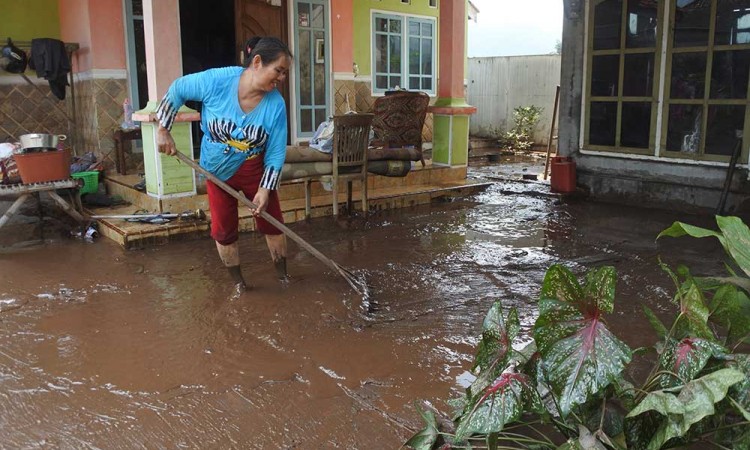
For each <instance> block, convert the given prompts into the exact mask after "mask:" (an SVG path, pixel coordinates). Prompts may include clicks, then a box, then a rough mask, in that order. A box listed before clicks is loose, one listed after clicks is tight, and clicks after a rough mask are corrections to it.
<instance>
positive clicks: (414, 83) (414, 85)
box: [409, 77, 419, 90]
mask: <svg viewBox="0 0 750 450" xmlns="http://www.w3.org/2000/svg"><path fill="white" fill-rule="evenodd" d="M409 89H415V90H418V89H419V77H409Z"/></svg>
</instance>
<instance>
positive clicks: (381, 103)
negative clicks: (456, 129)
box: [372, 92, 430, 166]
mask: <svg viewBox="0 0 750 450" xmlns="http://www.w3.org/2000/svg"><path fill="white" fill-rule="evenodd" d="M429 105H430V97H429V96H428V95H427V94H425V93H424V92H396V93H392V94H388V95H385V96H383V97H378V98H377V99H376V100H375V105H374V106H373V112H374V113H375V117H374V119H373V121H372V129H373V131H374V132H375V140H374V141H373V143H372V145H373V146H375V147H383V150H384V151H386V152H387V151H388V150H389V149H401V148H413V149H416V150H417V151H418V153H419V161H421V162H422V166H424V164H425V163H424V156H422V129H423V128H424V120H425V117H426V116H427V107H428V106H429Z"/></svg>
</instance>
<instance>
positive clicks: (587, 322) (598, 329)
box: [407, 217, 750, 450]
mask: <svg viewBox="0 0 750 450" xmlns="http://www.w3.org/2000/svg"><path fill="white" fill-rule="evenodd" d="M717 223H718V225H719V231H713V230H706V229H703V228H699V227H695V226H691V225H687V224H682V223H680V222H675V224H674V225H672V226H671V227H670V228H668V229H667V230H664V231H663V232H662V233H661V234H660V235H659V237H662V236H673V237H678V236H684V235H690V236H693V237H699V238H703V237H715V238H717V239H718V240H719V242H720V243H721V245H722V247H723V248H724V249H725V251H726V253H727V255H728V256H729V258H730V262H731V263H732V265H733V266H727V270H728V272H729V273H728V276H725V277H716V276H713V277H702V278H700V277H693V276H692V275H691V274H690V271H689V270H688V269H687V268H685V267H679V268H678V269H677V270H676V271H673V270H672V269H670V268H669V267H667V266H665V265H663V264H662V268H663V269H665V271H666V273H667V274H668V275H669V276H670V277H671V278H672V279H673V280H674V282H675V296H674V298H673V300H674V304H675V305H676V306H677V311H676V313H677V314H676V317H675V319H674V321H673V323H672V325H671V326H670V327H669V328H668V327H667V326H665V325H664V324H663V323H662V322H661V320H660V319H659V318H658V317H657V316H656V314H654V313H653V312H652V311H651V310H650V309H648V308H646V307H645V306H644V312H645V315H644V320H646V321H647V322H649V323H650V324H651V325H652V326H653V327H654V329H655V330H656V334H657V336H658V339H659V341H658V342H656V343H655V344H654V346H653V349H655V350H656V354H657V358H656V362H655V363H654V366H653V370H652V371H651V373H650V374H649V376H648V377H647V378H646V379H645V380H629V379H626V375H627V373H628V371H626V370H625V369H626V367H627V366H628V364H630V363H631V361H632V359H633V358H635V357H641V356H642V355H644V354H648V352H647V351H644V350H647V349H639V351H638V352H633V351H631V350H630V348H629V347H628V346H627V344H625V343H624V342H623V341H622V340H620V339H619V338H618V337H617V336H615V335H614V334H613V333H612V332H611V331H610V330H609V329H608V327H607V324H606V322H605V316H606V315H607V314H610V313H612V312H613V310H614V304H615V285H616V282H617V276H616V273H615V270H614V268H612V267H601V268H598V269H594V270H591V271H589V272H588V273H587V274H586V275H585V276H584V278H583V281H582V282H579V281H578V279H577V278H576V276H575V275H574V274H573V272H571V271H570V270H569V269H568V268H566V267H564V266H562V265H553V266H551V267H550V268H549V270H548V271H547V273H546V275H545V277H544V280H543V282H542V288H541V293H540V297H539V302H538V306H539V317H538V318H537V320H536V323H535V324H534V327H533V333H532V335H533V336H532V337H533V341H531V342H530V343H528V345H526V346H525V347H524V348H523V349H520V350H516V349H514V346H513V344H514V341H515V340H516V338H517V337H518V334H519V332H520V324H519V320H518V313H517V312H516V311H515V309H511V310H509V311H508V312H507V314H504V312H503V307H502V304H501V303H500V302H496V303H495V304H494V305H493V306H492V308H491V309H490V311H489V312H488V314H487V317H486V318H485V320H484V323H483V329H482V339H481V341H480V344H479V348H478V350H477V354H476V357H475V360H474V364H473V365H472V370H473V371H474V373H475V374H476V375H477V377H476V379H475V381H474V382H473V383H472V385H471V386H470V387H469V388H468V389H467V390H466V395H465V396H463V397H462V398H460V399H456V401H455V402H454V404H456V405H460V406H459V408H458V410H457V412H456V414H455V415H454V416H453V417H452V420H453V423H454V425H455V427H454V428H452V429H450V430H436V425H435V424H436V421H435V419H434V417H432V416H430V415H429V414H425V413H422V415H423V418H424V420H425V422H426V424H427V426H426V427H425V429H424V430H422V431H420V432H419V433H417V434H416V435H415V437H414V438H412V440H410V441H409V442H407V445H410V446H413V447H414V448H418V449H420V450H428V449H434V448H437V446H440V447H439V448H440V449H441V450H444V449H449V448H472V445H474V444H477V441H482V443H483V446H486V448H490V449H497V448H529V449H531V448H534V449H558V448H559V449H567V448H570V449H616V450H624V449H660V448H670V447H674V446H676V445H688V444H691V443H694V442H701V443H711V444H713V445H715V446H717V447H718V448H737V449H750V393H749V392H750V355H748V354H742V353H738V349H740V350H741V349H743V348H744V347H743V346H742V345H743V343H748V336H750V277H748V276H747V275H750V229H749V228H748V227H747V226H746V225H745V224H744V223H743V222H742V221H741V220H739V219H738V218H736V217H717ZM717 330H718V331H719V332H722V333H723V334H717ZM516 343H517V342H516ZM652 360H653V358H652ZM637 381H640V383H639V382H637ZM636 386H638V387H636ZM445 422H446V421H443V422H440V423H445ZM511 424H512V425H513V429H512V430H510V429H509V425H511ZM539 424H545V425H546V426H548V428H547V429H549V425H550V424H551V425H552V427H553V429H555V430H556V431H557V433H556V434H554V435H548V434H547V433H542V432H540V431H539V429H538V428H537V427H536V425H539ZM506 443H512V444H513V445H512V447H510V446H506V445H505V444H506Z"/></svg>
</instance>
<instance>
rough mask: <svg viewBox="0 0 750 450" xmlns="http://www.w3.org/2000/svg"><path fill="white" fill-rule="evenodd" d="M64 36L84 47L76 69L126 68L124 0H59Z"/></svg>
mask: <svg viewBox="0 0 750 450" xmlns="http://www.w3.org/2000/svg"><path fill="white" fill-rule="evenodd" d="M58 5H59V9H60V37H61V39H62V40H63V41H66V42H78V43H79V44H80V46H81V48H80V50H78V52H76V54H75V56H74V57H73V71H74V72H86V71H88V70H92V69H125V31H124V28H123V17H122V2H121V0H59V2H58Z"/></svg>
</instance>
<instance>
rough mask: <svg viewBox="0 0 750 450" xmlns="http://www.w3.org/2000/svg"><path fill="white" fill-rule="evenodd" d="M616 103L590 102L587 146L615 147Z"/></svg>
mask: <svg viewBox="0 0 750 450" xmlns="http://www.w3.org/2000/svg"><path fill="white" fill-rule="evenodd" d="M616 130H617V102H591V108H590V113H589V144H591V145H609V146H614V145H615V131H616Z"/></svg>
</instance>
